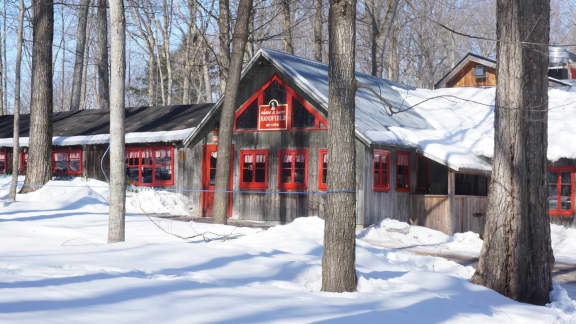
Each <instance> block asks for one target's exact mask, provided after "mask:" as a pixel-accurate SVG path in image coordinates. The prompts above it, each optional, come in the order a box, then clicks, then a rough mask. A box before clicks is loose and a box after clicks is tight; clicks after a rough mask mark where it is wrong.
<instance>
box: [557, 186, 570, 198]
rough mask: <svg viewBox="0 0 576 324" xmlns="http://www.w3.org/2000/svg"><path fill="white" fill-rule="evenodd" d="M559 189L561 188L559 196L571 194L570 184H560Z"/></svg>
mask: <svg viewBox="0 0 576 324" xmlns="http://www.w3.org/2000/svg"><path fill="white" fill-rule="evenodd" d="M560 190H561V193H560V195H561V196H566V197H569V196H572V186H571V185H562V186H561V187H560Z"/></svg>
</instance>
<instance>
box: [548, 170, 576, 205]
mask: <svg viewBox="0 0 576 324" xmlns="http://www.w3.org/2000/svg"><path fill="white" fill-rule="evenodd" d="M575 171H576V167H573V166H551V167H548V172H551V173H557V177H556V179H557V180H556V186H557V188H556V202H557V205H556V208H555V209H552V208H550V207H551V206H549V213H550V216H572V215H574V172H575ZM562 173H570V184H569V185H570V203H571V205H570V209H561V207H560V206H561V203H562V185H563V184H562ZM548 185H552V184H548ZM564 185H566V184H564Z"/></svg>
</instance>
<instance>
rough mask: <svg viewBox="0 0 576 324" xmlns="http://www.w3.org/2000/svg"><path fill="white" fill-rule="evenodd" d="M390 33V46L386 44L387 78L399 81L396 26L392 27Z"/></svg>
mask: <svg viewBox="0 0 576 324" xmlns="http://www.w3.org/2000/svg"><path fill="white" fill-rule="evenodd" d="M393 28H394V29H393V30H392V34H391V35H390V46H388V79H390V80H392V81H396V82H398V81H400V80H399V78H400V60H399V58H398V28H397V27H396V26H394V27H393Z"/></svg>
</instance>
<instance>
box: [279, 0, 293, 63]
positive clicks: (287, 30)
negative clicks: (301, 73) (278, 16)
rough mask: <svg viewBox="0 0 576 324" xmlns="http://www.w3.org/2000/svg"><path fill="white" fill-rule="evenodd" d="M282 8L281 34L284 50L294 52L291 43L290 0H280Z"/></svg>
mask: <svg viewBox="0 0 576 324" xmlns="http://www.w3.org/2000/svg"><path fill="white" fill-rule="evenodd" d="M280 6H281V8H282V35H283V36H284V38H283V41H282V42H283V44H284V52H286V53H290V54H294V46H293V44H292V17H291V14H290V0H280Z"/></svg>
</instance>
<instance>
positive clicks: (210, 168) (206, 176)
mask: <svg viewBox="0 0 576 324" xmlns="http://www.w3.org/2000/svg"><path fill="white" fill-rule="evenodd" d="M231 152H232V154H231V157H230V184H229V186H228V190H232V183H233V182H232V181H233V176H234V147H232V148H231ZM217 160H218V145H204V150H203V153H202V190H203V191H202V198H201V200H202V217H212V212H213V210H214V192H213V191H210V190H214V189H215V188H216V187H215V186H216V161H217ZM204 190H207V191H204ZM230 216H232V192H230V194H229V202H228V217H230Z"/></svg>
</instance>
